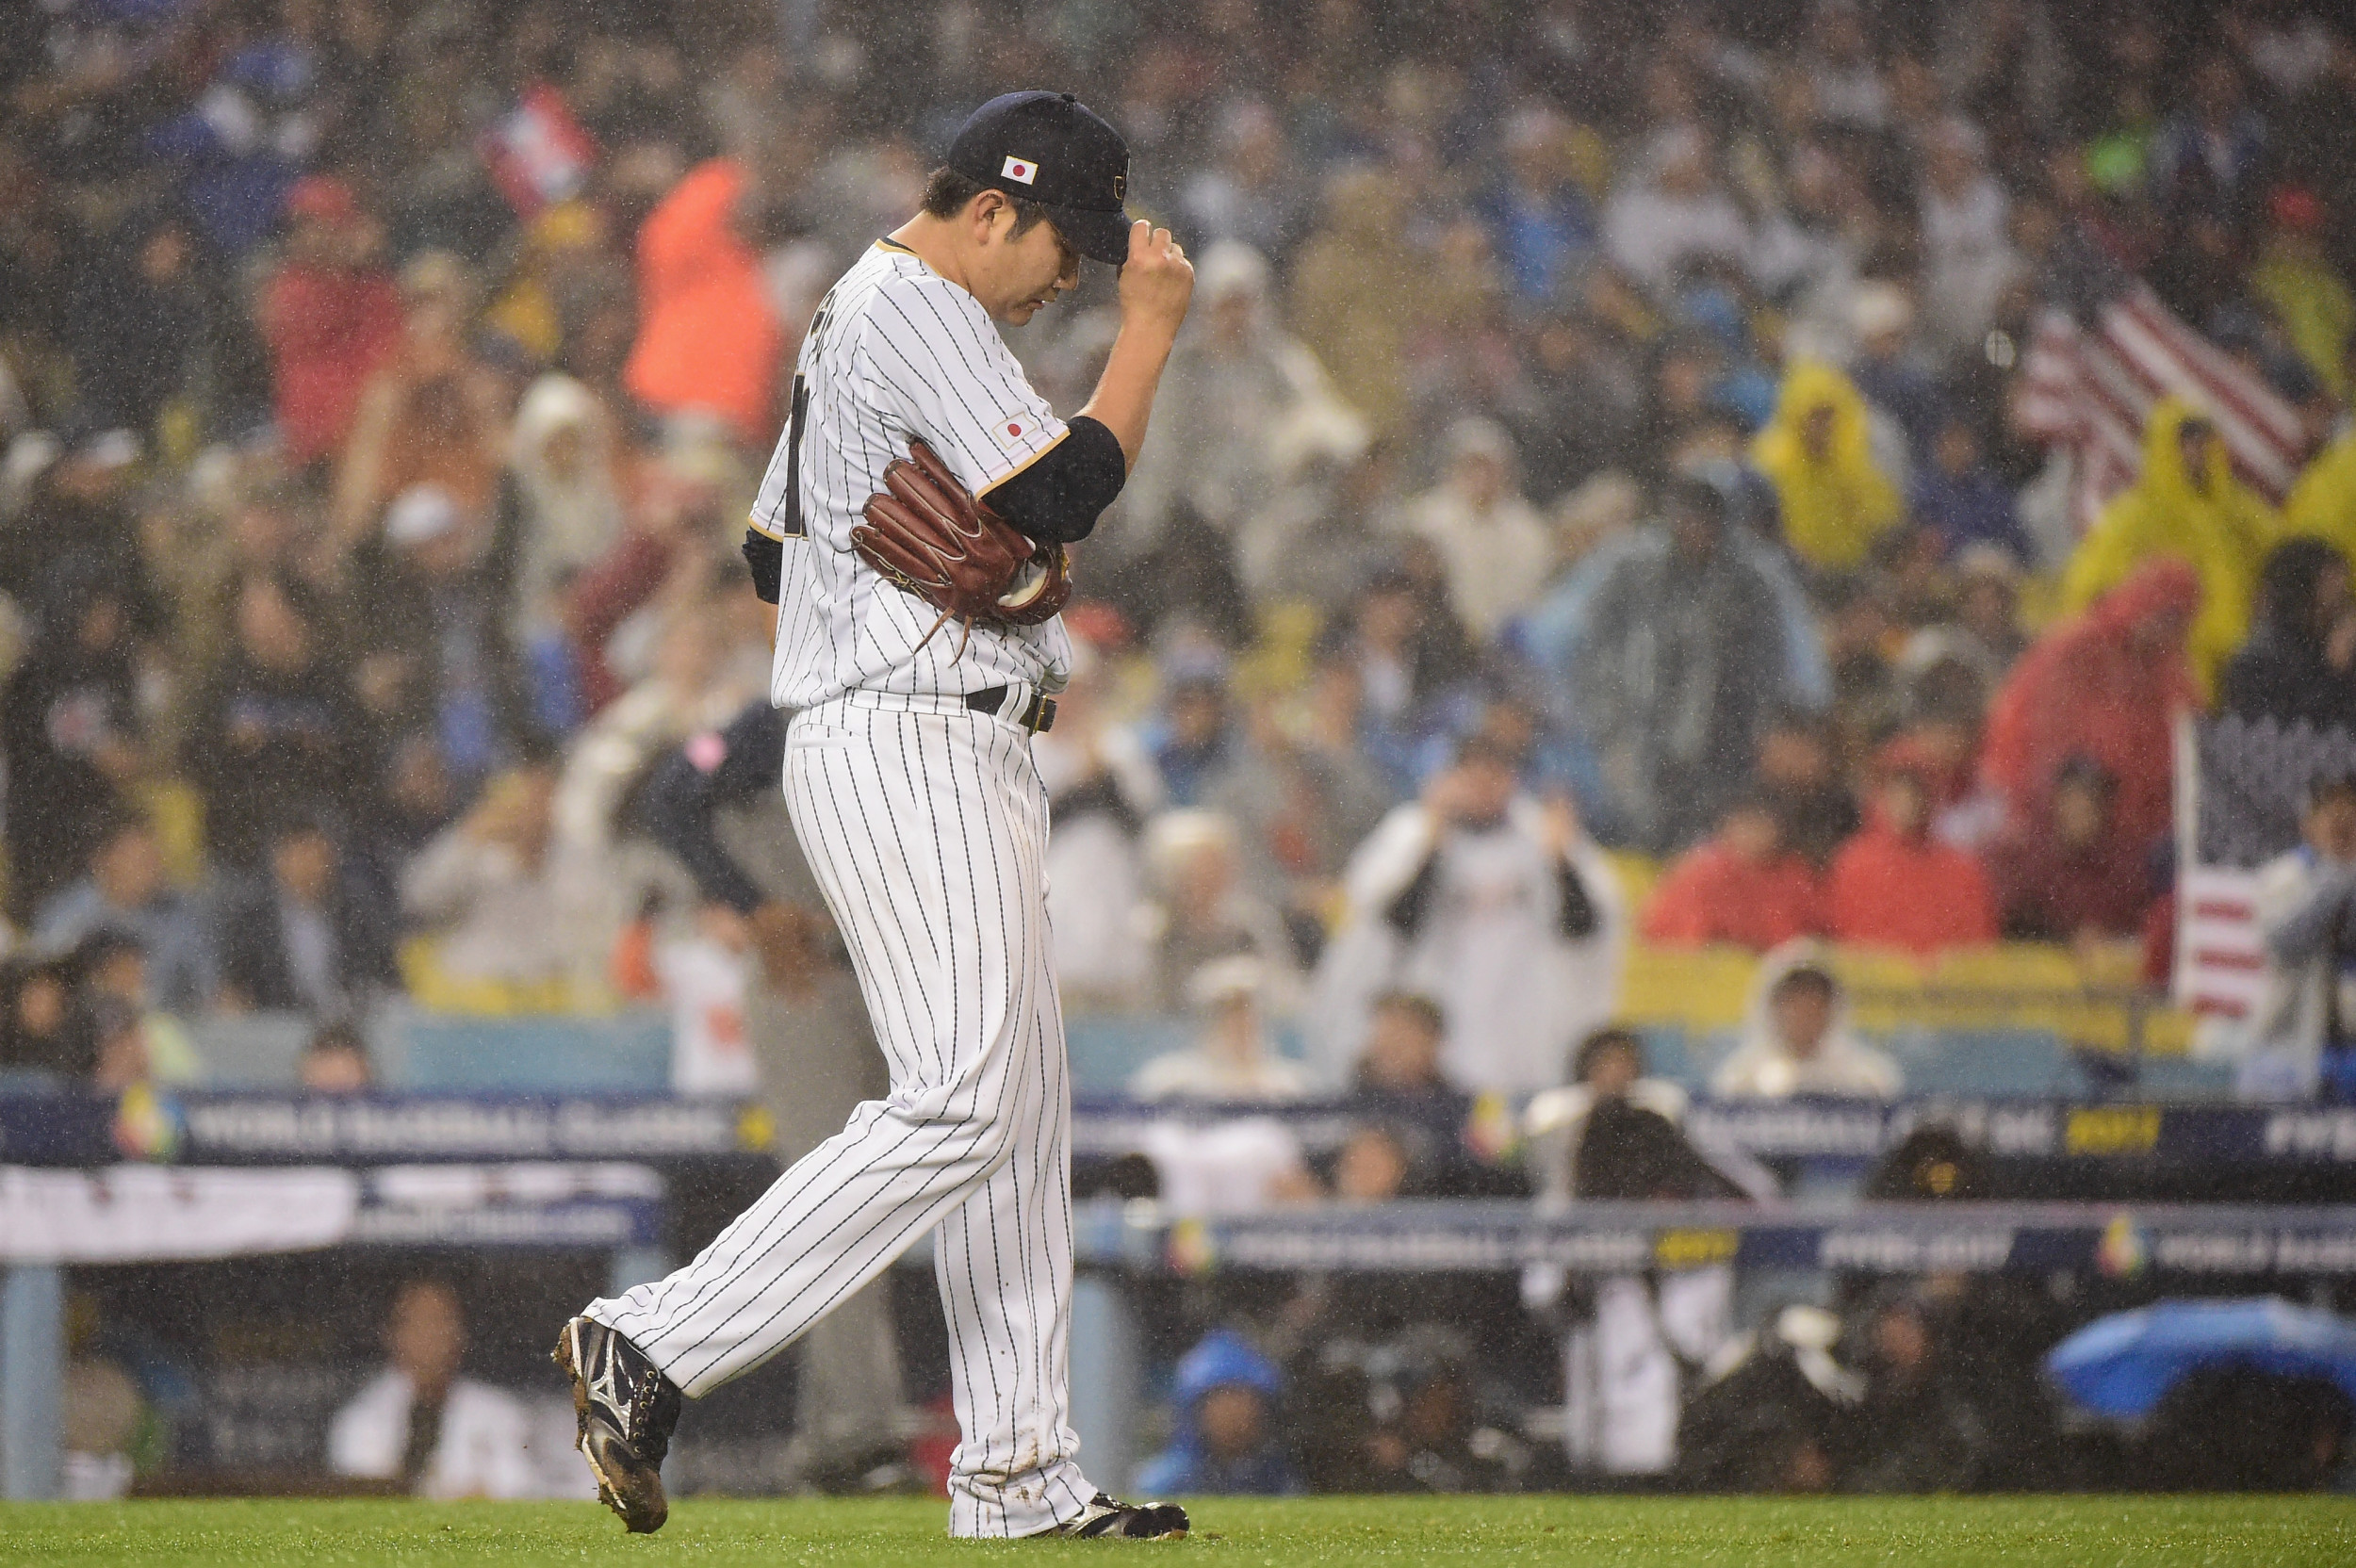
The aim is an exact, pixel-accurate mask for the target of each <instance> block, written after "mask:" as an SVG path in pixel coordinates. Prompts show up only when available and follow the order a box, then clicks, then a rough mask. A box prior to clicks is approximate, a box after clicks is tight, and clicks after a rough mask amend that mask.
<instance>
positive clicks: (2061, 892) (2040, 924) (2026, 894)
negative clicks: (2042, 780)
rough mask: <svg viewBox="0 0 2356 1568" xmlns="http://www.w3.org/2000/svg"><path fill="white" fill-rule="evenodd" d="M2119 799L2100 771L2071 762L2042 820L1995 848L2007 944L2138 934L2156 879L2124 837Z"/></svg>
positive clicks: (1992, 865)
mask: <svg viewBox="0 0 2356 1568" xmlns="http://www.w3.org/2000/svg"><path fill="white" fill-rule="evenodd" d="M2117 792H2118V787H2117V785H2116V784H2115V783H2114V782H2113V781H2112V779H2111V776H2110V775H2109V774H2108V773H2106V772H2104V771H2103V768H2102V763H2100V762H2097V761H2094V760H2091V759H2089V758H2085V757H2073V758H2071V759H2070V760H2069V761H2067V762H2065V763H2063V764H2062V767H2061V771H2060V772H2059V773H2058V774H2056V775H2055V776H2054V778H2053V797H2052V800H2051V802H2050V804H2049V805H2048V807H2047V809H2046V813H2045V815H2044V817H2043V818H2042V819H2041V820H2039V821H2037V822H2034V823H2031V824H2030V825H2028V827H2027V828H2026V830H2025V831H2022V832H2020V833H2017V834H2012V835H2008V836H2007V837H2006V838H2005V839H2004V841H2003V842H2001V843H2000V844H1998V845H1997V847H1996V851H1995V853H1994V854H1993V855H1992V856H1990V857H1989V860H1988V873H1989V875H1990V878H1991V879H1992V880H1993V881H1994V883H1995V885H1996V903H1997V907H1998V909H1999V910H2001V911H2002V920H2003V924H2004V935H2005V936H2007V937H2013V938H2017V939H2021V940H2023V941H2042V942H2085V941H2089V940H2099V939H2105V938H2118V937H2133V936H2136V935H2138V934H2139V933H2140V932H2141V930H2142V927H2143V915H2144V911H2145V909H2147V908H2148V907H2150V906H2151V867H2150V865H2149V864H2148V862H2147V860H2146V858H2145V856H2144V854H2143V852H2142V851H2141V850H2140V849H2138V848H2136V847H2135V846H2134V845H2132V844H2128V843H2126V842H2124V841H2122V840H2121V839H2120V838H2119V833H2118V831H2117V828H2116V825H2115V824H2114V823H2113V821H2112V811H2111V803H2112V798H2113V796H2114V795H2116V794H2117Z"/></svg>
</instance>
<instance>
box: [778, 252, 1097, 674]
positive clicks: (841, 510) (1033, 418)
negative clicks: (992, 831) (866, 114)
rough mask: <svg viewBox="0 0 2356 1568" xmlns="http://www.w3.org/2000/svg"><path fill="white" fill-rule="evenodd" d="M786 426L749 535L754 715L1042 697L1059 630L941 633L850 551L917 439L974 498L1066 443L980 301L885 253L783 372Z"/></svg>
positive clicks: (861, 266)
mask: <svg viewBox="0 0 2356 1568" xmlns="http://www.w3.org/2000/svg"><path fill="white" fill-rule="evenodd" d="M793 410H794V411H793V414H792V416H791V417H789V419H788V420H787V423H786V428H785V433H783V434H782V435H780V436H779V437H778V439H777V450H776V451H775V452H774V453H773V454H772V455H771V456H770V459H769V467H768V471H767V472H766V473H764V474H763V475H762V476H761V495H760V497H759V498H758V499H757V500H755V501H754V503H753V515H752V526H753V527H754V528H756V529H758V530H760V531H761V532H763V533H766V534H768V535H770V536H771V537H772V538H775V539H777V540H780V541H781V542H782V543H783V546H784V556H785V559H784V566H783V571H782V574H781V576H780V578H779V590H778V594H777V660H776V663H775V664H774V666H773V667H772V670H771V675H770V682H769V700H770V701H771V702H773V703H775V704H776V705H777V706H778V707H779V708H787V709H803V708H810V707H814V706H816V705H817V704H819V703H822V702H826V701H828V700H829V699H831V698H834V697H839V696H841V695H842V694H843V693H845V692H848V691H851V690H854V689H857V688H862V687H863V688H867V689H869V690H875V691H885V692H897V693H903V694H922V695H941V696H959V695H963V694H966V693H968V692H977V691H981V690H983V689H985V688H987V687H991V686H1001V685H1006V684H1008V683H1012V682H1020V683H1023V684H1025V685H1029V686H1033V687H1037V688H1039V689H1040V690H1043V691H1049V692H1055V691H1060V690H1062V689H1063V685H1064V682H1065V680H1066V679H1067V678H1069V676H1070V673H1071V665H1072V646H1071V644H1070V643H1069V642H1068V641H1067V640H1066V638H1065V635H1064V629H1063V623H1062V622H1061V621H1060V620H1052V621H1047V622H1045V623H1043V624H1041V625H1039V626H1034V627H1012V628H997V627H989V626H981V625H977V626H975V627H974V629H973V637H972V639H971V641H969V642H967V643H966V644H965V646H964V652H963V654H962V655H959V653H958V644H959V641H960V639H961V638H962V637H963V635H964V628H963V626H962V625H960V624H957V623H952V624H950V625H948V626H944V627H942V628H941V629H940V630H939V631H938V632H936V633H934V634H933V636H932V637H931V640H930V641H926V640H925V633H926V632H927V630H929V629H931V628H932V626H933V623H934V620H935V617H936V616H937V615H938V614H939V612H938V611H936V610H935V609H934V608H933V607H932V606H931V605H929V604H926V603H925V602H924V600H922V599H920V598H917V597H915V596H912V595H910V594H908V593H907V592H906V591H904V590H903V589H901V588H899V587H897V586H896V585H894V584H893V583H892V582H891V581H890V580H888V579H886V578H883V577H882V576H880V575H878V574H877V573H876V572H875V569H874V568H873V567H871V566H869V565H868V564H867V563H866V562H864V561H862V560H861V559H859V554H858V552H857V551H855V550H854V549H852V547H851V530H852V528H853V527H854V526H855V525H856V524H857V523H858V522H859V515H860V512H861V509H863V508H864V507H865V506H866V504H867V498H868V497H870V496H872V495H874V494H875V492H877V491H879V490H881V489H882V488H883V487H884V481H883V471H884V466H885V465H886V464H888V463H890V462H891V461H892V459H894V458H898V457H906V456H907V455H908V441H909V439H910V437H913V436H922V437H923V438H924V440H925V442H926V443H928V444H929V445H930V446H931V447H932V449H933V450H934V451H936V452H938V453H940V455H941V460H942V461H943V462H945V463H946V464H948V466H949V467H950V469H951V471H953V472H954V473H955V474H956V475H957V478H958V479H959V480H961V481H962V482H964V483H965V485H966V486H967V487H968V488H969V489H971V490H972V491H973V493H974V494H975V495H977V496H978V495H981V494H983V493H985V492H986V491H988V490H989V489H990V487H991V486H993V485H996V484H999V483H1001V482H1004V481H1006V480H1007V479H1010V478H1012V477H1013V476H1014V475H1016V474H1018V473H1020V472H1022V471H1023V469H1024V468H1026V467H1028V466H1030V465H1031V464H1032V463H1034V462H1036V461H1038V459H1039V457H1040V456H1041V455H1042V454H1044V453H1045V452H1046V451H1047V450H1048V449H1050V448H1052V447H1054V446H1055V444H1056V443H1057V442H1059V441H1061V440H1062V439H1063V438H1064V435H1065V433H1066V432H1065V427H1064V422H1063V421H1062V420H1061V419H1058V418H1057V417H1055V410H1054V409H1052V408H1050V407H1049V406H1048V405H1047V400H1045V399H1043V398H1041V397H1040V396H1039V394H1038V393H1037V392H1035V391H1033V390H1032V389H1031V384H1030V380H1029V378H1027V377H1026V376H1024V375H1023V367H1022V366H1021V365H1020V364H1019V363H1018V362H1017V361H1016V359H1015V357H1014V354H1013V353H1012V351H1009V350H1008V349H1007V348H1006V342H1005V340H1003V339H1002V338H1000V337H999V335H998V331H997V328H996V327H994V326H993V325H992V324H991V322H990V316H989V314H988V313H987V312H986V311H984V310H983V309H982V307H981V304H980V302H977V301H976V300H975V299H974V298H973V295H971V294H969V293H967V292H966V291H965V290H964V289H963V288H961V287H959V286H957V285H956V284H953V283H951V282H950V281H949V280H948V279H946V278H943V277H942V276H941V275H940V274H939V273H937V272H935V271H934V270H932V269H931V268H929V267H927V266H925V265H924V262H923V261H922V260H920V259H918V257H917V255H916V253H914V252H912V251H910V250H908V248H907V247H905V246H903V245H900V244H898V243H896V242H894V241H892V240H888V239H885V240H878V241H876V242H875V245H873V246H871V247H870V248H869V249H868V251H867V253H866V254H864V255H862V256H861V257H860V258H859V260H858V261H857V262H856V263H854V264H853V265H852V267H851V270H849V271H847V272H845V273H843V276H842V277H841V278H839V279H837V280H836V282H835V286H834V287H833V288H831V289H829V290H828V291H827V293H826V300H825V301H824V302H822V303H821V304H820V306H819V307H818V315H817V318H816V319H815V320H813V321H812V322H811V324H810V335H809V336H808V337H807V338H805V339H804V340H803V343H802V351H801V354H800V356H799V358H798V359H797V360H796V361H795V364H794V404H793ZM920 644H921V646H920Z"/></svg>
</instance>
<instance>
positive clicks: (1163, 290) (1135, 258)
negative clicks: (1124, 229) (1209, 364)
mask: <svg viewBox="0 0 2356 1568" xmlns="http://www.w3.org/2000/svg"><path fill="white" fill-rule="evenodd" d="M1192 298H1194V263H1192V262H1190V261H1188V260H1187V259H1186V251H1185V249H1184V248H1183V247H1182V246H1180V245H1179V243H1178V241H1176V240H1175V239H1172V238H1171V237H1170V231H1169V230H1168V229H1157V228H1155V227H1154V226H1153V224H1151V223H1149V222H1147V221H1145V220H1144V219H1142V218H1140V219H1138V220H1137V221H1136V222H1134V223H1132V224H1130V225H1129V259H1128V260H1127V261H1126V262H1124V263H1122V265H1121V317H1122V319H1126V320H1131V321H1137V322H1139V323H1141V324H1142V323H1151V324H1153V325H1155V326H1160V327H1166V328H1168V329H1169V330H1170V331H1171V332H1175V331H1177V330H1178V323H1179V322H1181V321H1183V320H1185V319H1186V302H1187V301H1189V300H1191V299H1192Z"/></svg>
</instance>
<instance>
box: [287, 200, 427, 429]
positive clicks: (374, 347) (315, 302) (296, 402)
mask: <svg viewBox="0 0 2356 1568" xmlns="http://www.w3.org/2000/svg"><path fill="white" fill-rule="evenodd" d="M286 221H287V224H288V230H287V236H286V263H285V265H283V266H282V267H280V268H279V269H278V271H277V274H276V275H275V276H273V277H272V278H271V279H270V285H269V287H268V290H267V291H266V293H265V294H264V296H263V300H262V309H261V327H262V335H263V336H264V337H265V338H266V339H267V340H268V341H269V344H270V384H271V387H272V389H273V392H274V396H275V398H276V403H277V415H278V437H279V440H280V442H281V444H282V445H283V448H284V450H285V455H286V463H287V466H289V467H296V468H300V467H302V466H303V465H305V464H308V463H312V462H315V461H317V460H318V459H319V458H322V457H329V456H332V455H334V454H335V451H336V450H337V449H339V448H341V447H342V446H343V444H344V437H345V436H346V435H347V434H349V433H350V432H351V430H352V417H353V416H354V415H355V414H356V413H357V412H358V411H359V407H360V393H361V389H362V388H363V387H365V386H367V385H368V378H369V377H371V376H373V375H375V374H376V372H377V371H378V370H379V369H380V368H383V367H384V365H385V364H387V363H388V362H389V361H391V360H392V358H393V357H394V356H395V355H396V354H397V353H399V352H400V351H401V291H400V289H398V288H396V287H395V286H394V285H393V277H392V274H391V273H390V272H388V271H386V270H385V269H384V262H383V260H382V259H381V257H380V254H379V253H380V251H381V250H382V248H383V245H384V229H383V228H382V227H381V226H379V224H378V223H377V221H376V220H374V219H373V218H370V217H368V215H367V214H365V213H363V212H362V211H361V210H360V204H359V203H358V202H357V201H356V200H355V199H354V198H353V196H352V188H351V187H350V186H348V185H346V184H344V182H343V181H341V180H339V179H336V178H335V177H334V176H333V175H330V174H314V175H311V176H310V177H309V178H307V179H302V180H298V181H296V182H295V185H294V188H293V189H291V190H289V191H287V192H286Z"/></svg>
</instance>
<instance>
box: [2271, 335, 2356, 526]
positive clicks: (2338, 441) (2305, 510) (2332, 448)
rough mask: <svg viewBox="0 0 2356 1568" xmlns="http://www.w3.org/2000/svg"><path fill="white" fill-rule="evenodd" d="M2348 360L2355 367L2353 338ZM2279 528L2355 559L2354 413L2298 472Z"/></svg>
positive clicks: (2355, 427)
mask: <svg viewBox="0 0 2356 1568" xmlns="http://www.w3.org/2000/svg"><path fill="white" fill-rule="evenodd" d="M2347 363H2348V367H2349V368H2350V369H2351V371H2356V338H2350V339H2349V340H2348V355H2347ZM2350 384H2351V385H2356V382H2351V383H2350ZM2282 531H2283V532H2284V533H2285V534H2296V535H2301V536H2307V537H2313V538H2316V539H2320V540H2322V541H2323V542H2324V543H2325V544H2327V545H2330V546H2331V547H2332V548H2333V549H2336V550H2338V551H2339V552H2340V553H2341V554H2342V555H2344V556H2346V557H2347V558H2348V560H2349V561H2356V417H2350V418H2347V419H2343V420H2341V421H2340V428H2339V430H2338V431H2337V432H2336V433H2334V434H2333V435H2332V437H2331V444H2330V445H2329V446H2326V447H2325V448H2324V449H2323V450H2322V451H2321V452H2319V453H2317V454H2316V456H2315V461H2314V462H2313V463H2310V464H2308V465H2307V471H2306V472H2305V473H2303V474H2301V475H2299V482H2298V483H2297V484H2296V485H2294V486H2292V488H2291V494H2290V499H2288V500H2286V501H2284V502H2283V503H2282Z"/></svg>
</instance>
